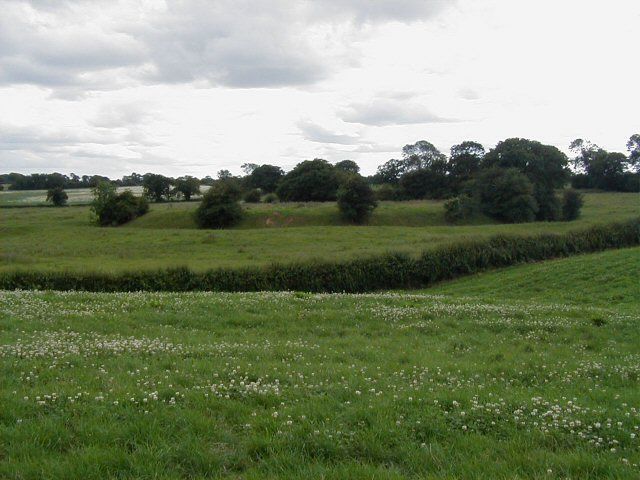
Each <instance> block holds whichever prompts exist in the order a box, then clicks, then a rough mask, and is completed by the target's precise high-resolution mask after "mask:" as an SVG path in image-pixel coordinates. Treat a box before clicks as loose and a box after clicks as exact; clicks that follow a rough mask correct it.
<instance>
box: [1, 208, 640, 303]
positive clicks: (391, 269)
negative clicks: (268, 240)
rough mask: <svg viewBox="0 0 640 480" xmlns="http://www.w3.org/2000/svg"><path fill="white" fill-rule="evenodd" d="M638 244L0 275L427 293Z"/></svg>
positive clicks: (463, 248) (622, 238)
mask: <svg viewBox="0 0 640 480" xmlns="http://www.w3.org/2000/svg"><path fill="white" fill-rule="evenodd" d="M634 245H640V219H636V220H633V221H628V222H624V223H615V224H609V225H602V226H596V227H592V228H589V229H585V230H579V231H574V232H569V233H565V234H540V235H532V236H515V235H500V236H495V237H492V238H488V239H485V240H475V241H466V242H461V243H457V244H452V245H449V246H446V247H440V248H436V249H432V250H428V251H425V252H424V253H423V254H422V255H420V256H419V257H417V258H416V257H411V256H409V255H406V254H385V255H379V256H375V257H370V258H363V259H357V260H349V261H341V262H337V261H336V262H313V263H311V262H310V263H299V264H290V265H271V266H268V267H251V268H241V269H229V268H221V269H215V270H209V271H206V272H194V271H191V270H189V269H188V268H173V269H166V270H157V271H146V272H123V273H114V274H108V273H73V272H29V271H16V272H9V273H2V274H0V289H4V290H12V289H26V290H28V289H38V290H84V291H90V292H118V291H141V290H146V291H196V290H208V291H227V292H238V291H266V290H301V291H309V292H369V291H375V290H382V289H392V288H415V287H425V286H428V285H431V284H433V283H434V282H438V281H442V280H447V279H452V278H456V277H460V276H463V275H468V274H472V273H476V272H480V271H483V270H487V269H491V268H498V267H506V266H509V265H515V264H519V263H524V262H532V261H539V260H546V259H551V258H558V257H566V256H570V255H576V254H581V253H589V252H597V251H601V250H605V249H610V248H622V247H630V246H634Z"/></svg>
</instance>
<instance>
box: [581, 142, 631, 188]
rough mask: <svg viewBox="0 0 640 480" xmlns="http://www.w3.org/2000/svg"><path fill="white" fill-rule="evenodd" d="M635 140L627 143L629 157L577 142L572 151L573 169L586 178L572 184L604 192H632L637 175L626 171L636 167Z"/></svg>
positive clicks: (589, 143) (591, 144)
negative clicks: (582, 173) (573, 155)
mask: <svg viewBox="0 0 640 480" xmlns="http://www.w3.org/2000/svg"><path fill="white" fill-rule="evenodd" d="M633 140H634V138H633V137H631V139H629V142H628V143H627V148H628V149H629V152H630V155H629V158H627V156H626V155H624V154H623V153H617V152H607V151H606V150H604V149H603V148H600V147H598V146H597V145H595V144H593V143H591V142H589V141H585V140H582V139H581V138H579V139H577V140H574V141H573V142H571V145H569V149H570V150H571V151H572V152H573V153H574V154H575V157H574V158H573V159H572V164H573V166H574V168H575V169H576V170H578V171H581V172H584V175H585V176H584V177H580V176H576V177H574V179H573V181H572V185H573V186H574V187H581V188H585V187H589V188H599V189H602V190H622V191H625V190H630V191H634V189H633V182H634V180H635V181H636V182H637V180H636V179H635V177H636V175H637V174H636V175H634V174H631V173H629V172H628V171H627V170H629V169H632V168H633V167H634V166H635V163H634V160H633V159H632V158H633V157H634V153H633V149H634V142H633Z"/></svg>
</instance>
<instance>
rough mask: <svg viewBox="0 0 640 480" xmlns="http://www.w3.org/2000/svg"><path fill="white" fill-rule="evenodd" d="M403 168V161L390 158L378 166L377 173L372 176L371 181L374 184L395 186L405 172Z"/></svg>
mask: <svg viewBox="0 0 640 480" xmlns="http://www.w3.org/2000/svg"><path fill="white" fill-rule="evenodd" d="M405 167H406V166H405V163H404V161H403V160H397V159H395V158H392V159H391V160H389V161H387V162H385V163H383V164H382V165H380V166H378V171H377V172H376V174H375V175H374V176H373V181H374V183H376V184H385V183H388V184H390V185H397V184H398V183H399V182H400V177H401V176H402V174H403V173H404V172H405V170H406V168H405Z"/></svg>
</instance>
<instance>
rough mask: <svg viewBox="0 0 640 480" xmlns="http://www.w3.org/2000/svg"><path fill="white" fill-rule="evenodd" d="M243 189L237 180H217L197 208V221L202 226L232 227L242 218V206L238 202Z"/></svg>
mask: <svg viewBox="0 0 640 480" xmlns="http://www.w3.org/2000/svg"><path fill="white" fill-rule="evenodd" d="M240 195H241V190H240V188H239V186H238V184H237V182H233V181H225V180H221V181H217V182H216V183H215V185H214V186H213V187H211V188H210V189H209V190H207V192H206V193H205V194H204V195H203V196H202V201H201V202H200V205H199V206H198V208H197V209H196V213H195V218H196V223H197V224H198V226H199V227H200V228H225V227H230V226H232V225H234V224H236V223H237V222H239V221H240V220H241V219H242V215H243V211H242V207H241V206H240V204H239V203H238V201H239V200H240Z"/></svg>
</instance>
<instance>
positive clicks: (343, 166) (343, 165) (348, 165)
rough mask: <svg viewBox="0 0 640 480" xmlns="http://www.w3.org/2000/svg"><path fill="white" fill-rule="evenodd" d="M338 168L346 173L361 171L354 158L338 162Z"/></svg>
mask: <svg viewBox="0 0 640 480" xmlns="http://www.w3.org/2000/svg"><path fill="white" fill-rule="evenodd" d="M335 167H336V169H337V170H339V171H341V172H346V173H360V167H359V166H358V164H357V163H356V162H354V161H353V160H342V161H341V162H338V163H336V165H335Z"/></svg>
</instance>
